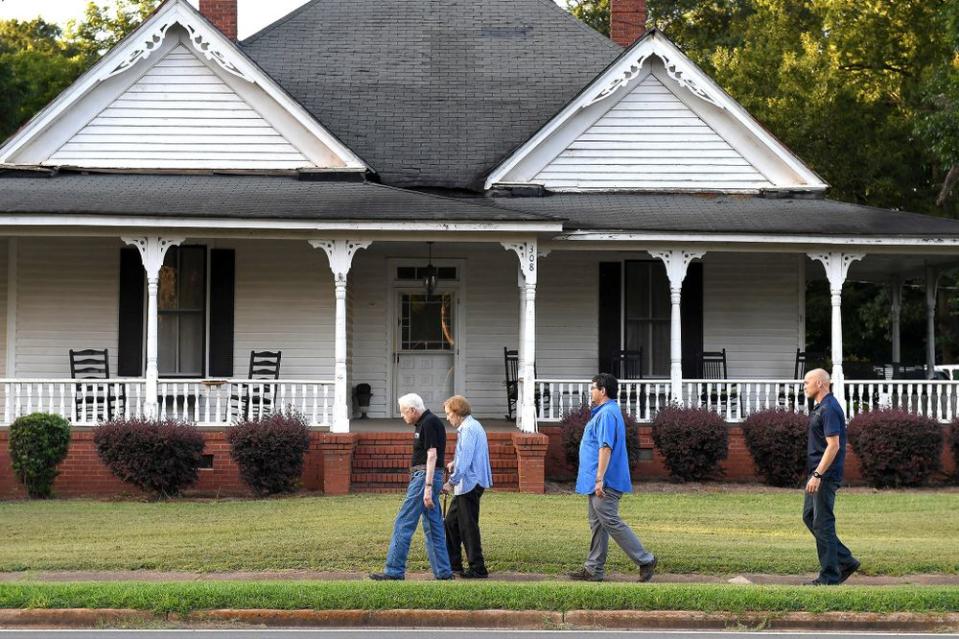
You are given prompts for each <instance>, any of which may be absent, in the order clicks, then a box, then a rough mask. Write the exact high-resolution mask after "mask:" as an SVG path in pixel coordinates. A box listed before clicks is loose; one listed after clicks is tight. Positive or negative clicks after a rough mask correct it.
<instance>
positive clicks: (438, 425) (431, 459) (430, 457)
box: [370, 393, 453, 580]
mask: <svg viewBox="0 0 959 639" xmlns="http://www.w3.org/2000/svg"><path fill="white" fill-rule="evenodd" d="M399 405H400V414H401V415H402V416H403V421H405V422H406V423H407V424H410V425H411V426H415V428H416V430H415V433H414V435H413V459H412V462H411V464H410V483H409V486H408V487H407V489H406V499H404V500H403V505H402V506H400V511H399V512H398V513H397V515H396V521H395V522H394V523H393V538H392V539H391V540H390V550H389V552H388V553H387V555H386V569H385V570H384V571H383V572H377V573H373V574H371V575H370V579H376V580H384V579H403V578H404V577H405V576H406V559H407V556H408V555H409V552H410V541H412V539H413V533H414V532H415V531H416V526H417V525H418V524H419V521H420V517H421V516H422V518H423V534H424V535H425V536H426V555H427V557H428V558H429V560H430V567H431V568H432V569H433V576H434V577H436V578H437V579H452V578H453V571H452V570H451V569H450V558H449V555H448V554H447V551H446V532H445V529H444V528H443V517H442V515H441V513H440V509H439V508H437V507H436V503H437V501H438V499H439V494H440V491H441V490H442V489H443V462H444V461H445V459H444V458H445V452H446V428H444V427H443V422H441V421H440V419H439V418H438V417H437V416H436V415H434V414H433V413H431V412H430V411H428V410H426V407H425V406H424V405H423V399H422V398H421V397H420V396H419V395H416V394H415V393H410V394H409V395H404V396H403V397H400V399H399Z"/></svg>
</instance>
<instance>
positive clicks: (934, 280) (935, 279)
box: [926, 266, 939, 379]
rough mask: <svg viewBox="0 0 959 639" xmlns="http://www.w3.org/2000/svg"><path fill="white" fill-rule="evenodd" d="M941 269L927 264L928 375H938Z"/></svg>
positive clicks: (930, 376)
mask: <svg viewBox="0 0 959 639" xmlns="http://www.w3.org/2000/svg"><path fill="white" fill-rule="evenodd" d="M938 287H939V271H938V270H937V269H936V268H935V267H932V266H926V377H927V378H928V379H932V378H934V377H935V376H936V293H937V289H938Z"/></svg>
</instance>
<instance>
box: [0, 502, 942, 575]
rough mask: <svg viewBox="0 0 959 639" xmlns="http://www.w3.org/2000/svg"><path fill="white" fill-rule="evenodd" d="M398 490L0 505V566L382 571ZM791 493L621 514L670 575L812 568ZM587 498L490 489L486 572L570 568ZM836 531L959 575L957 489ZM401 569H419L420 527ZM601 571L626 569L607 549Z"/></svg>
mask: <svg viewBox="0 0 959 639" xmlns="http://www.w3.org/2000/svg"><path fill="white" fill-rule="evenodd" d="M400 499H401V497H400V495H351V496H348V497H328V498H323V497H294V498H287V499H272V500H257V501H252V500H251V501H242V500H236V501H234V500H220V501H180V502H168V503H141V502H102V501H89V500H60V501H47V502H0V539H2V540H3V543H0V571H23V570H135V569H153V570H188V571H200V572H204V571H221V570H276V569H312V570H331V571H360V572H366V571H370V570H375V569H380V568H381V567H382V562H383V559H384V558H385V556H386V550H387V546H388V544H389V537H390V530H391V527H392V521H393V517H394V515H395V513H396V508H397V506H398V505H399V502H400ZM801 503H802V495H801V493H800V492H799V491H770V490H757V491H755V492H748V491H730V492H707V491H687V492H679V493H663V492H648V493H639V494H637V495H633V496H629V497H626V498H624V500H623V508H622V511H623V514H624V516H625V518H626V520H627V521H628V522H630V523H631V524H632V525H633V526H634V528H635V530H636V531H637V532H638V534H639V535H640V538H641V539H642V540H643V542H644V543H645V544H646V545H648V546H649V548H650V549H651V550H652V551H653V552H654V553H656V555H657V556H658V557H659V560H660V565H659V570H660V571H662V572H671V573H705V574H728V573H738V572H764V573H780V574H796V573H811V572H814V571H815V570H816V568H817V563H816V555H815V546H814V543H813V540H812V538H811V536H810V535H809V533H808V532H807V531H806V530H805V528H804V527H803V525H802V522H801V520H800V508H801ZM585 506H586V504H585V498H583V497H579V496H576V495H546V496H542V495H539V496H537V495H516V494H504V493H490V494H489V495H487V496H486V497H484V499H483V514H482V526H483V534H484V539H483V541H484V547H485V550H486V555H487V560H488V562H489V566H490V568H491V570H493V571H521V572H532V573H547V574H556V573H561V572H564V571H566V570H569V569H573V568H576V567H578V566H580V565H581V562H582V560H583V558H584V555H585V552H586V548H587V545H588V539H589V533H588V530H587V527H586V507H585ZM837 512H838V517H839V533H840V536H841V537H842V538H843V539H844V541H845V542H846V543H847V545H849V546H850V547H851V548H852V549H853V551H854V552H855V553H856V555H857V556H858V557H859V558H860V559H861V560H862V562H863V570H864V572H865V573H866V574H885V575H902V574H909V573H959V493H957V492H955V491H951V492H948V491H947V492H933V491H888V492H873V491H867V490H861V491H843V492H841V493H840V495H839V498H838V502H837ZM410 560H411V561H410V569H411V570H425V569H426V568H427V563H426V559H425V553H424V550H423V541H422V533H417V536H416V537H415V538H414V542H413V550H412V553H411V557H410ZM609 569H610V570H611V571H625V570H630V569H631V568H630V567H629V565H628V561H627V560H626V557H625V556H624V555H623V554H622V552H621V551H620V550H619V549H618V548H615V547H614V548H613V550H612V551H611V553H610V565H609Z"/></svg>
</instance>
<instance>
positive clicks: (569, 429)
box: [559, 405, 639, 469]
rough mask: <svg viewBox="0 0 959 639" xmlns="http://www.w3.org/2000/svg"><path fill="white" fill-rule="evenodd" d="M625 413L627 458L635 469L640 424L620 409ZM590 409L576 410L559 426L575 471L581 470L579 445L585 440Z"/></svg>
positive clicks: (567, 414)
mask: <svg viewBox="0 0 959 639" xmlns="http://www.w3.org/2000/svg"><path fill="white" fill-rule="evenodd" d="M620 410H622V412H623V421H624V422H626V457H627V458H628V460H629V467H630V468H633V467H635V466H636V463H637V462H638V461H639V423H637V421H636V418H635V417H633V416H632V415H631V414H629V413H627V412H626V409H624V408H622V407H620ZM589 417H590V408H589V406H586V405H583V406H580V407H579V408H575V409H573V410H571V411H569V412H568V413H566V414H565V415H563V419H561V420H560V422H559V425H560V428H562V433H563V449H564V450H565V451H566V461H567V462H569V465H570V466H572V467H573V468H574V469H575V468H579V443H580V442H581V441H582V440H583V431H584V430H586V422H588V421H589Z"/></svg>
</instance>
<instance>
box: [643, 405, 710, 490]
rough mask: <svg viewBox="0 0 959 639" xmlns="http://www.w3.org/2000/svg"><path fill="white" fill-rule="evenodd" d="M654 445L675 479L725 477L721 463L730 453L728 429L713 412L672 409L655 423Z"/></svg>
mask: <svg viewBox="0 0 959 639" xmlns="http://www.w3.org/2000/svg"><path fill="white" fill-rule="evenodd" d="M653 443H654V444H656V448H658V449H659V452H661V453H662V454H663V458H664V460H665V462H666V468H668V469H669V474H670V475H671V476H672V477H673V479H677V480H679V481H703V480H705V479H713V478H715V477H717V476H718V475H722V472H723V469H722V468H721V467H720V465H719V462H720V461H722V460H724V459H726V455H727V454H728V452H729V429H728V428H727V427H726V422H724V421H723V418H722V417H720V416H719V415H717V414H716V413H714V412H712V411H711V410H708V409H705V408H682V407H678V406H669V407H667V408H664V409H663V410H661V411H659V414H658V415H656V419H654V420H653Z"/></svg>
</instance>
